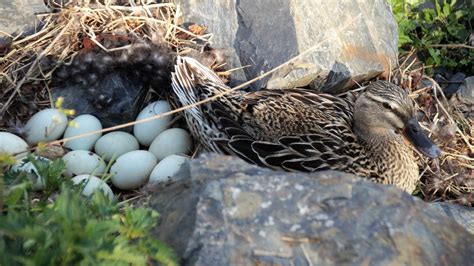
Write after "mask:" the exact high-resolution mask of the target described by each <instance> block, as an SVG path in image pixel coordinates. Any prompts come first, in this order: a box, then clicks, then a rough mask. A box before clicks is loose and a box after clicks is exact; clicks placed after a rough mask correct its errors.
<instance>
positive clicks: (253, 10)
mask: <svg viewBox="0 0 474 266" xmlns="http://www.w3.org/2000/svg"><path fill="white" fill-rule="evenodd" d="M175 2H177V3H178V4H181V7H182V9H181V10H182V12H183V13H184V19H185V21H188V22H195V23H198V24H200V25H205V26H206V27H208V31H209V32H211V33H213V34H214V37H213V46H214V47H217V48H224V49H226V50H228V54H229V56H230V60H229V63H230V67H233V68H234V67H241V66H246V65H249V66H250V67H248V68H245V70H241V71H238V72H234V76H233V77H234V79H236V80H237V83H238V82H239V80H248V79H250V78H254V77H256V76H258V75H260V74H261V73H262V72H265V71H267V70H270V69H272V68H274V67H276V66H278V65H280V64H282V63H284V62H285V61H287V60H289V59H290V58H292V57H294V56H296V55H298V54H299V53H302V52H303V51H306V50H307V49H309V48H311V47H314V51H312V52H311V53H310V54H308V55H307V56H305V57H303V58H302V59H301V60H298V61H297V62H295V63H294V64H292V65H290V66H288V67H286V68H284V69H281V70H280V71H278V72H277V73H275V74H274V75H273V76H272V77H271V78H270V79H263V80H262V81H260V82H256V83H254V84H253V85H252V86H253V87H254V88H256V89H258V88H260V87H264V86H267V87H268V88H291V87H297V86H305V85H310V86H312V87H315V88H319V89H321V90H322V91H331V92H333V93H336V92H339V91H341V90H343V89H344V88H346V87H348V86H350V85H353V84H354V83H353V81H351V79H353V80H355V81H358V82H360V81H362V80H366V79H369V78H372V77H374V76H376V75H378V74H380V73H381V72H383V71H384V70H387V69H389V67H390V66H395V63H396V58H397V56H396V55H397V38H398V37H397V24H396V22H395V20H394V17H393V15H392V13H391V10H390V7H389V5H388V4H387V3H385V1H383V0H372V1H356V0H348V1H324V0H259V1H254V0H238V1H235V0H220V1H215V0H202V1H194V0H176V1H175Z"/></svg>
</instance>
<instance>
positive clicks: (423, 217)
mask: <svg viewBox="0 0 474 266" xmlns="http://www.w3.org/2000/svg"><path fill="white" fill-rule="evenodd" d="M191 173H192V177H191V180H187V181H181V182H178V183H173V184H171V185H166V187H161V188H158V191H157V192H155V193H154V196H153V197H152V199H151V205H152V206H153V207H154V208H155V209H156V210H157V211H158V212H159V213H160V215H161V222H160V225H159V226H158V228H157V229H156V232H158V233H157V234H158V238H159V239H162V240H164V241H166V242H168V243H169V244H170V245H171V246H172V247H173V248H175V250H176V251H177V252H178V254H179V255H180V256H181V257H182V259H183V261H182V262H183V264H184V265H341V264H342V265H469V264H472V262H473V261H474V235H472V234H470V233H468V232H467V231H466V230H465V229H464V228H462V227H461V226H460V225H458V224H457V223H456V222H455V221H454V220H451V219H450V218H448V217H446V216H444V215H442V214H440V213H438V212H437V211H436V210H434V209H433V208H432V207H431V205H430V204H428V203H426V202H423V201H421V200H420V199H417V198H415V197H412V196H411V195H409V194H407V193H406V192H403V191H401V190H398V189H396V188H394V187H389V186H382V185H379V184H375V183H372V182H368V181H366V180H363V179H360V178H357V177H355V176H353V175H351V174H344V173H341V172H335V171H326V172H318V173H311V174H307V173H306V174H305V173H286V172H277V171H272V170H269V169H262V168H259V167H256V166H253V165H249V164H247V163H244V162H243V161H241V160H240V159H236V158H233V157H227V156H218V155H205V156H202V157H200V158H199V159H197V160H194V161H193V162H192V165H191Z"/></svg>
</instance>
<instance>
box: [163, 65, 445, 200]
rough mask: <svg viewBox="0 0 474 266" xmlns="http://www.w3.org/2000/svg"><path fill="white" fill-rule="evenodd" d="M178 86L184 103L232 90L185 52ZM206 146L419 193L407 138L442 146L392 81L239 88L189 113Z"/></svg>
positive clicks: (428, 147) (277, 165) (423, 145)
mask: <svg viewBox="0 0 474 266" xmlns="http://www.w3.org/2000/svg"><path fill="white" fill-rule="evenodd" d="M172 86H173V91H174V93H175V94H176V95H177V97H178V98H179V101H180V102H181V104H182V105H190V104H193V103H196V102H198V101H200V100H203V99H206V98H209V97H212V96H215V95H217V94H219V93H222V92H225V91H228V90H229V88H228V87H227V86H226V85H225V84H224V83H223V82H222V81H221V80H220V79H219V77H218V76H217V75H216V74H215V73H214V72H212V71H211V70H210V69H208V68H206V67H204V66H202V65H201V64H200V63H199V62H198V61H196V60H194V59H192V58H187V57H178V59H177V64H176V66H175V71H174V73H173V74H172ZM185 117H186V120H187V123H188V125H189V128H190V130H191V132H192V134H193V135H194V136H195V137H196V138H197V139H198V140H199V141H200V143H201V145H202V146H203V147H204V148H205V149H207V150H209V151H214V152H219V153H226V154H233V155H237V156H239V157H241V158H243V159H245V160H246V161H248V162H251V163H254V164H258V165H261V166H265V167H270V168H273V169H284V170H287V171H305V172H313V171H319V170H330V169H331V170H339V171H344V172H349V173H353V174H356V175H358V176H361V177H365V178H368V179H370V180H372V181H375V182H379V183H383V184H392V185H395V186H397V187H399V188H401V189H403V190H405V191H407V192H413V190H414V189H415V188H416V183H417V182H418V179H419V172H418V166H417V164H416V162H415V157H414V154H413V151H412V149H411V147H410V146H409V143H408V142H406V141H405V139H407V140H408V141H409V142H410V143H411V144H412V145H413V146H414V147H416V148H417V149H418V150H419V151H421V152H422V153H423V154H425V155H426V156H428V157H431V158H435V157H437V156H439V155H440V153H441V151H440V150H439V148H438V147H437V146H436V145H435V144H433V142H432V141H431V140H430V139H429V138H428V137H427V136H426V135H425V134H424V133H423V131H422V129H421V127H420V125H419V123H418V121H417V120H416V118H415V108H414V104H413V102H412V100H411V99H410V98H409V97H408V94H407V92H406V91H404V90H403V89H401V88H399V87H398V86H396V85H393V84H391V83H388V82H385V81H376V82H373V83H372V84H370V85H369V86H368V87H367V88H366V89H365V91H364V92H362V93H361V94H360V95H359V96H357V97H356V95H355V94H352V93H348V94H347V95H346V96H345V97H336V96H333V95H329V94H317V93H315V92H312V91H309V90H304V89H294V90H262V91H258V92H250V93H246V92H243V91H232V92H229V93H228V94H225V95H224V96H221V97H219V98H218V99H216V100H214V101H211V102H208V103H205V104H201V105H197V106H194V107H192V108H189V109H187V110H186V111H185Z"/></svg>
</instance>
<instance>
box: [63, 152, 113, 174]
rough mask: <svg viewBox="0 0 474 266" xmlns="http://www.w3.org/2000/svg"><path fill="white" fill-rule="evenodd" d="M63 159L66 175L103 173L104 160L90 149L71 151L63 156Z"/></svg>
mask: <svg viewBox="0 0 474 266" xmlns="http://www.w3.org/2000/svg"><path fill="white" fill-rule="evenodd" d="M63 160H64V163H65V164H66V171H65V173H64V175H65V176H67V177H73V176H76V175H83V174H89V175H102V174H104V173H105V168H106V165H105V162H104V160H102V158H100V157H99V156H98V155H97V154H95V153H93V152H91V151H84V150H77V151H71V152H68V153H67V154H66V155H64V156H63Z"/></svg>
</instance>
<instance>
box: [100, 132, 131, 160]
mask: <svg viewBox="0 0 474 266" xmlns="http://www.w3.org/2000/svg"><path fill="white" fill-rule="evenodd" d="M138 148H140V144H138V141H137V139H135V137H133V136H132V135H131V134H129V133H126V132H122V131H116V132H111V133H109V134H105V135H104V136H102V137H101V138H100V139H99V140H97V142H96V143H95V147H94V149H95V152H96V153H97V154H98V155H99V156H100V157H102V158H103V159H104V160H106V161H110V160H111V159H112V158H117V157H119V156H120V155H122V154H125V153H127V152H130V151H135V150H138Z"/></svg>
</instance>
